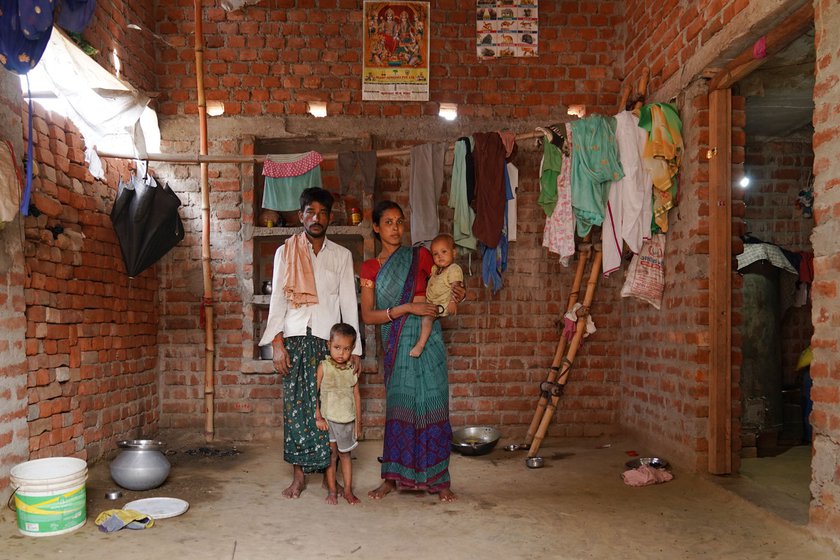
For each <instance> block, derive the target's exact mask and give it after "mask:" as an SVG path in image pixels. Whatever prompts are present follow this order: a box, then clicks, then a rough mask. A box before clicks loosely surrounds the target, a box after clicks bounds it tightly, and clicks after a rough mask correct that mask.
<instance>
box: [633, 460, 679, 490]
mask: <svg viewBox="0 0 840 560" xmlns="http://www.w3.org/2000/svg"><path fill="white" fill-rule="evenodd" d="M621 478H622V480H624V484H626V485H627V486H650V485H651V484H661V483H663V482H668V481H669V480H673V479H674V475H672V474H671V473H669V472H668V471H666V470H664V469H657V468H654V467H651V466H650V465H642V466H641V467H638V468H635V469H630V470H627V471H624V472H623V473H621Z"/></svg>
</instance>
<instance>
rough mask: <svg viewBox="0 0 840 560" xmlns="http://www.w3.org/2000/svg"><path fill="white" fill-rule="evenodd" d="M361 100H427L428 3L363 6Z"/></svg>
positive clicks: (386, 3) (392, 3)
mask: <svg viewBox="0 0 840 560" xmlns="http://www.w3.org/2000/svg"><path fill="white" fill-rule="evenodd" d="M363 22H364V41H363V45H364V47H363V48H364V53H363V59H362V100H364V101H428V100H429V43H430V39H429V2H368V1H367V0H366V1H365V3H364V18H363Z"/></svg>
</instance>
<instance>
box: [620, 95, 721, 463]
mask: <svg viewBox="0 0 840 560" xmlns="http://www.w3.org/2000/svg"><path fill="white" fill-rule="evenodd" d="M677 108H678V110H679V112H680V117H681V119H682V122H683V140H684V142H685V144H686V146H689V147H691V146H697V145H700V144H701V143H703V144H704V143H706V142H707V141H708V128H707V122H708V101H707V92H706V88H705V87H703V86H702V84H696V85H694V86H693V87H692V88H690V89H689V90H687V91H686V92H685V95H684V102H683V103H682V104H681V105H678V107H677ZM707 181H708V162H707V160H706V158H705V152H703V153H701V151H700V150H698V149H691V148H689V149H687V150H686V152H685V154H684V157H683V159H682V167H681V171H680V195H679V206H678V207H677V208H676V209H673V210H671V211H670V212H669V229H668V233H667V236H666V252H665V291H664V297H663V301H662V305H661V308H660V309H659V310H657V309H655V308H654V307H652V306H650V305H649V304H647V303H644V302H641V301H636V300H633V299H624V300H622V304H621V307H620V316H621V331H622V337H621V339H620V340H621V341H622V342H621V344H620V350H619V352H620V355H621V364H622V366H621V367H622V375H621V387H622V397H621V424H622V426H624V427H625V428H626V429H627V430H629V431H630V432H631V433H634V434H636V435H637V436H639V437H640V438H641V439H642V441H645V442H646V444H647V445H649V446H650V448H651V451H652V452H656V453H663V454H664V453H667V454H668V455H669V456H670V457H676V458H678V459H677V460H679V461H682V462H684V463H687V464H690V465H692V466H693V467H695V468H700V467H701V465H702V461H704V460H705V459H704V458H703V453H704V452H705V449H706V425H707V417H708V407H707V404H706V402H707V400H708V360H709V341H708V311H707V307H708V299H709V295H708V290H709V282H708V265H707V262H708V253H709V242H708V227H709V225H708V215H709V210H708V201H707V198H708V194H707V192H706V188H705V185H706V183H707Z"/></svg>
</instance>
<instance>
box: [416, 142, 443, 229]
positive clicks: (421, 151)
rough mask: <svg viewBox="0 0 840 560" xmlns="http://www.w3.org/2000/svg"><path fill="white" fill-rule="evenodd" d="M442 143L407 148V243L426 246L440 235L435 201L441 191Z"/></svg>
mask: <svg viewBox="0 0 840 560" xmlns="http://www.w3.org/2000/svg"><path fill="white" fill-rule="evenodd" d="M445 155H446V144H444V143H434V144H423V145H421V146H414V147H413V148H412V149H411V180H410V182H409V187H408V197H409V206H410V208H411V243H412V244H417V243H424V244H426V243H428V242H430V241H431V240H432V239H434V238H435V236H436V235H438V234H439V233H440V219H439V218H438V200H440V193H441V190H442V189H443V159H444V156H445Z"/></svg>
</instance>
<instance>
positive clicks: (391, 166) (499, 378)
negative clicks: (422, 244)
mask: <svg viewBox="0 0 840 560" xmlns="http://www.w3.org/2000/svg"><path fill="white" fill-rule="evenodd" d="M225 119H227V117H225V118H223V119H222V120H225ZM430 122H432V123H434V126H430V125H429V123H430ZM529 124H530V126H531V129H533V124H532V123H529ZM193 125H194V121H193V120H192V119H188V124H187V123H185V122H181V123H178V124H176V123H174V122H166V121H165V122H164V125H163V130H164V136H169V137H171V138H175V137H178V138H180V137H184V138H189V140H180V139H178V140H170V141H168V142H169V143H171V144H169V143H168V146H171V147H173V148H177V149H179V150H182V151H188V149H189V148H190V147H191V146H194V135H193V134H192V133H191V131H192V129H193ZM211 125H212V126H211V130H212V131H213V132H214V133H213V134H212V137H213V138H214V139H213V141H211V144H210V151H211V152H214V153H217V152H216V151H215V150H226V151H228V152H230V153H237V152H240V153H251V152H252V150H253V142H252V141H249V140H247V138H246V137H245V135H244V134H242V135H241V136H240V135H239V133H237V131H240V132H241V131H242V130H247V131H249V132H251V133H258V134H269V133H271V132H273V134H275V135H277V136H280V137H282V136H285V135H287V134H288V133H287V132H285V131H284V130H283V129H282V127H283V126H285V127H286V129H288V130H307V131H308V132H309V133H311V134H316V135H317V134H324V135H325V136H330V135H333V136H334V135H336V133H337V132H342V133H343V134H346V135H347V136H348V137H354V136H357V135H358V134H360V133H361V132H364V129H365V128H367V129H368V133H370V132H376V133H382V132H386V131H388V130H391V129H392V127H393V124H392V123H390V121H384V120H379V119H376V118H370V119H364V120H355V119H354V120H350V121H346V120H342V119H337V120H335V121H328V120H320V119H319V120H313V119H311V118H300V120H290V121H289V122H285V123H282V124H278V123H275V122H273V121H271V120H268V122H263V123H262V124H258V125H255V124H254V123H247V122H246V123H244V124H241V123H237V121H236V120H235V119H230V121H229V123H221V121H220V120H213V121H211ZM227 126H230V127H231V128H230V129H228V128H226V127H227ZM318 126H320V127H323V128H324V130H318V129H317V127H318ZM403 126H404V127H405V129H406V130H411V131H412V132H411V134H413V136H407V137H406V138H399V139H398V138H394V137H393V133H392V134H391V137H390V138H389V137H388V136H387V134H384V135H382V136H379V135H378V134H375V135H374V141H373V147H374V148H377V149H389V148H394V147H398V146H405V145H407V144H409V143H418V142H426V141H441V140H450V139H452V138H457V137H458V136H461V135H464V134H468V133H469V132H471V130H469V129H467V128H464V127H465V126H468V125H456V126H457V127H458V128H456V129H453V128H452V125H440V124H439V123H438V122H437V119H436V118H433V119H431V120H428V122H427V120H426V119H419V120H417V121H414V122H413V123H410V124H409V123H407V124H405V125H403ZM487 128H488V129H490V130H496V129H498V128H500V126H499V124H498V123H489V124H488V125H487ZM479 130H480V129H479ZM525 130H527V128H526V129H525ZM326 131H329V132H326ZM237 137H240V138H246V139H245V140H242V141H241V142H236V141H234V140H233V139H234V138H237ZM541 150H542V149H541V148H540V147H537V146H535V141H534V140H533V139H529V140H525V141H521V142H519V147H518V149H517V152H516V154H515V155H514V156H513V161H514V163H515V164H516V165H517V166H518V167H519V170H520V187H519V191H518V197H519V204H518V218H519V219H518V222H519V233H518V240H517V241H516V242H514V243H512V244H511V249H510V255H509V262H508V270H507V272H506V273H505V274H504V283H505V284H504V288H503V289H502V290H501V291H500V292H499V293H498V294H496V295H493V294H491V293H490V290H489V289H487V288H485V287H483V285H482V282H481V278H480V273H481V266H480V265H481V263H480V258H479V257H478V256H476V255H475V254H473V255H472V258H471V259H470V257H469V255H467V254H466V253H464V252H462V253H461V255H460V257H459V262H460V264H461V265H462V267H463V268H464V270H465V271H470V270H471V271H472V275H470V276H468V279H467V285H468V288H469V290H470V294H471V295H470V299H471V301H470V302H467V303H465V304H463V305H462V306H461V307H460V308H459V313H458V315H457V316H456V317H454V318H449V319H447V320H446V321H445V323H444V331H445V338H446V341H447V347H448V352H449V368H450V380H451V390H452V403H451V406H452V417H453V423H454V424H455V425H463V424H467V423H491V424H494V425H499V426H502V427H503V428H504V429H505V430H506V431H507V432H508V433H509V434H510V435H511V437H513V436H516V437H521V436H522V435H523V433H524V429H525V426H527V424H528V423H529V422H530V420H531V418H532V416H533V412H534V408H535V406H536V401H537V396H538V385H539V383H540V382H541V381H543V380H544V379H545V377H546V374H547V371H548V366H549V365H550V364H551V360H552V357H553V355H554V351H555V347H556V344H557V341H558V339H559V336H560V329H562V326H559V327H558V321H560V320H561V317H562V313H563V310H564V309H565V306H566V301H567V299H568V295H569V290H570V288H571V283H572V276H573V274H574V265H575V263H572V267H570V268H563V267H561V266H560V264H559V260H558V258H557V256H556V255H550V254H548V252H547V251H546V250H545V249H543V248H542V245H541V244H542V231H543V226H544V223H545V215H544V214H543V212H542V210H541V209H540V208H539V207H538V206H537V204H536V198H537V194H538V189H539V185H538V181H537V174H538V168H539V162H540V156H541V153H542V152H541ZM451 158H452V153H451V151H450V152H449V154H448V156H447V162H446V165H445V169H446V177H445V180H444V184H445V188H444V194H443V195H442V197H441V199H440V212H439V214H440V216H441V220H442V221H441V229H442V230H443V231H446V230H448V229H450V228H451V214H452V212H451V210H450V209H449V208H448V207H447V204H448V192H449V170H450V168H451V162H452V160H451ZM158 170H159V172H160V174H161V175H166V176H168V177H169V182H170V185H171V186H173V188H175V189H176V190H177V191H178V192H179V196H180V197H181V200H182V203H183V204H184V207H183V208H182V217H184V219H185V224H186V228H187V239H186V240H185V245H184V246H179V247H177V248H176V249H175V250H173V252H172V253H171V254H170V255H169V256H167V259H166V260H165V261H164V262H163V263H162V264H161V267H160V271H161V281H162V285H161V313H162V317H161V326H162V329H161V331H160V338H159V340H160V345H161V364H160V366H161V372H162V394H161V398H162V401H163V402H162V407H163V408H162V411H163V412H162V418H161V424H162V426H165V427H172V428H189V429H200V426H201V425H202V424H203V422H204V415H203V404H204V403H203V398H202V396H203V385H204V381H203V376H204V370H203V368H204V364H203V354H202V349H203V336H204V331H203V329H202V327H201V324H200V315H201V313H200V307H201V306H200V301H201V293H202V281H201V263H200V250H199V247H198V245H197V243H198V242H199V239H200V232H201V223H200V192H199V188H198V181H197V178H198V167H195V166H175V165H171V166H159V167H158ZM409 175H410V159H409V158H408V157H407V156H402V157H391V158H381V159H380V160H379V164H378V168H377V187H376V193H375V196H374V198H375V199H376V200H379V199H389V200H394V201H397V202H398V203H400V204H401V205H402V206H403V208H404V209H405V210H406V212H407V213H408V214H409V218H410V207H409V204H408V196H409V194H408V177H409ZM252 178H253V166H252V165H244V166H236V165H227V164H219V165H216V164H214V165H211V166H210V186H211V188H210V208H211V229H210V241H211V262H212V269H213V300H214V304H213V305H214V312H215V316H216V320H215V321H214V324H215V328H216V330H215V335H214V340H215V344H216V361H215V367H216V376H215V381H216V385H215V398H216V409H215V415H214V420H215V425H216V430H217V434H219V435H220V436H222V437H224V436H230V435H235V436H236V437H246V438H259V437H266V436H271V435H275V436H276V435H279V433H280V426H281V425H282V405H281V397H282V384H281V380H280V378H279V376H277V375H276V374H274V373H273V371H272V369H271V367H270V363H269V362H267V361H260V360H255V359H254V349H255V337H258V336H259V333H258V332H255V331H256V328H255V327H256V323H257V320H256V318H255V313H256V311H255V306H252V305H251V304H250V303H249V302H250V297H252V295H253V290H254V288H255V286H254V285H253V281H252V278H253V273H254V270H253V262H252V257H253V250H254V244H253V240H252V239H250V238H249V234H248V231H249V228H250V227H251V226H253V224H254V212H253V179H252ZM600 282H601V284H600V285H599V287H598V291H597V293H596V298H595V304H594V305H593V313H594V317H595V322H596V324H597V326H598V329H599V330H598V332H597V333H596V334H595V335H593V337H592V338H590V339H589V340H587V341H586V342H585V344H584V345H583V347H582V348H581V349H580V351H579V352H578V357H577V359H576V361H575V368H574V371H573V373H572V376H571V380H570V382H569V385H568V390H567V392H566V395H565V396H564V397H563V402H562V403H561V406H560V411H559V413H558V416H557V420H556V422H555V424H554V425H553V426H552V428H551V432H550V433H551V434H552V435H569V436H581V435H586V436H594V435H601V434H609V433H614V432H615V430H616V429H617V422H616V421H617V414H618V412H617V411H618V394H619V389H618V385H617V381H618V375H619V373H618V369H617V364H618V362H617V351H618V350H617V348H618V346H617V341H618V340H619V337H620V335H621V333H620V332H619V331H618V329H617V328H616V326H617V325H618V318H617V314H616V305H615V302H614V300H612V299H611V298H614V297H615V295H616V293H617V287H618V284H617V281H616V280H615V279H614V278H611V279H609V280H606V281H604V280H600ZM362 389H363V408H364V416H365V427H366V435H367V437H372V438H376V437H381V435H382V426H383V425H384V387H383V386H382V377H381V374H378V373H366V374H365V375H364V377H363V381H362Z"/></svg>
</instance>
